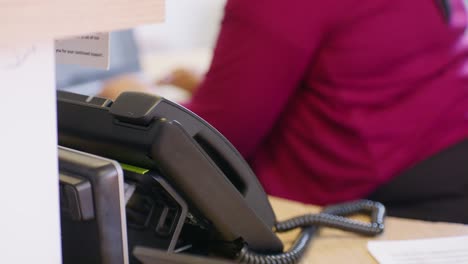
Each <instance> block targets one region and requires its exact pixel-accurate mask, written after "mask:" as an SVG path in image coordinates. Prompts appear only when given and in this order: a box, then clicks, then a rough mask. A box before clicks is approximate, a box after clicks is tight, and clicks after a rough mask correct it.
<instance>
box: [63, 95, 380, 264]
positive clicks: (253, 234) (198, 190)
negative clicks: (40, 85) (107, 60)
mask: <svg viewBox="0 0 468 264" xmlns="http://www.w3.org/2000/svg"><path fill="white" fill-rule="evenodd" d="M57 97H58V105H57V107H58V135H59V145H62V146H66V147H69V148H73V149H77V150H81V151H85V152H89V153H92V154H96V155H100V156H104V157H106V158H110V159H114V160H116V161H118V162H121V163H125V164H130V165H132V166H138V167H141V168H146V169H149V170H150V171H152V172H155V173H157V174H158V175H160V176H161V178H164V179H165V180H167V182H168V183H169V184H170V185H171V186H172V187H171V188H173V189H174V190H175V191H176V192H177V193H178V194H179V195H180V196H181V197H183V198H184V199H185V201H186V202H187V204H188V207H189V208H188V211H189V212H190V213H188V214H187V215H188V217H187V221H186V222H187V223H190V224H191V225H193V223H200V222H204V221H206V222H208V223H209V224H208V227H207V225H204V224H199V225H198V226H201V228H200V229H205V231H206V229H211V228H210V226H211V227H212V229H213V230H212V231H213V232H210V235H209V236H210V238H209V239H210V240H212V241H218V243H217V244H219V245H221V246H219V247H225V248H226V250H225V251H226V254H227V255H230V254H231V255H230V257H237V258H238V259H239V260H241V261H243V262H245V263H263V262H261V261H263V259H268V260H269V261H270V262H268V263H294V262H295V261H297V259H298V257H299V256H300V255H301V254H302V253H303V251H304V249H305V246H306V245H307V243H308V241H310V238H311V236H312V234H313V232H314V228H311V227H310V226H311V225H318V224H321V225H326V226H332V227H337V228H341V229H345V230H350V231H358V232H361V233H365V234H377V233H380V232H382V230H383V215H384V213H383V210H382V209H383V207H382V206H381V205H377V204H373V203H371V202H368V201H364V202H358V203H352V204H348V205H345V206H340V207H335V208H332V209H330V210H329V212H328V213H325V214H319V215H308V216H304V217H299V218H296V219H292V220H291V221H287V222H283V223H277V221H276V218H275V214H274V212H273V210H272V208H271V205H270V203H269V202H268V199H267V196H266V194H265V192H264V190H263V189H262V187H261V185H260V183H259V182H258V180H257V178H256V177H255V174H254V173H253V172H252V170H251V169H250V167H249V165H248V164H247V163H246V162H245V160H244V159H243V158H242V156H241V155H240V154H239V152H238V151H237V150H236V149H235V148H234V147H233V146H232V145H231V144H230V143H229V141H228V140H227V139H226V138H224V137H223V136H222V135H221V134H220V133H219V132H218V131H217V130H216V129H215V128H213V127H212V126H211V125H209V124H208V123H207V122H205V121H204V120H202V119H201V118H200V117H198V116H197V115H196V114H194V113H192V112H191V111H189V110H188V109H185V108H184V107H182V106H180V105H178V104H176V103H173V102H171V101H168V100H166V99H164V98H161V97H158V96H155V95H149V94H144V93H135V92H125V93H122V94H121V95H120V96H119V97H118V98H117V99H116V101H115V102H113V101H111V100H108V99H104V98H98V97H88V96H83V95H78V94H73V93H68V92H62V91H59V92H58V95H57ZM125 177H126V178H128V179H141V177H140V178H138V177H139V176H138V177H137V176H132V174H131V173H128V176H127V175H126V176H125ZM154 179H156V178H154ZM143 182H145V181H143ZM356 211H368V212H371V214H372V218H373V220H374V222H373V223H370V224H359V225H357V226H356V223H355V222H353V221H350V220H347V219H346V218H343V217H341V216H337V215H342V216H346V215H349V214H352V213H355V212H356ZM331 213H333V214H334V215H332V214H331ZM197 218H202V221H197V220H196V219H197ZM194 219H195V220H194ZM298 227H300V228H303V232H302V233H301V235H300V236H299V239H298V240H297V242H296V244H295V245H294V246H293V247H292V248H291V249H290V251H289V252H287V253H284V254H282V252H283V244H282V242H281V241H280V240H279V238H278V237H277V235H276V234H275V232H282V231H287V230H291V229H293V228H298ZM356 228H357V229H358V230H356ZM184 229H185V227H184ZM273 231H275V232H273ZM129 243H130V242H129ZM215 244H216V243H215ZM221 251H223V250H222V249H221ZM233 252H234V253H233ZM232 254H235V256H232ZM258 261H260V262H258Z"/></svg>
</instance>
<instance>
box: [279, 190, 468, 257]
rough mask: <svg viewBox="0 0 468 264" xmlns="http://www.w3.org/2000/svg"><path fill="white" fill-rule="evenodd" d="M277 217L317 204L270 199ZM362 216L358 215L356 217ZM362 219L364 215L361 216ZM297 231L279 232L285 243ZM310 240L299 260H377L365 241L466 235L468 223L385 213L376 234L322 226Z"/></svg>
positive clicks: (310, 210) (313, 210)
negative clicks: (384, 218)
mask: <svg viewBox="0 0 468 264" xmlns="http://www.w3.org/2000/svg"><path fill="white" fill-rule="evenodd" d="M270 201H271V203H272V205H273V208H274V210H275V212H276V215H277V218H278V220H284V219H288V218H290V217H293V216H297V215H301V214H307V213H316V212H318V211H319V209H320V208H319V207H316V206H310V205H304V204H301V203H296V202H291V201H287V200H283V199H279V198H271V199H270ZM358 219H361V217H358ZM362 219H365V218H364V217H362ZM297 234H298V231H292V232H289V233H285V234H282V235H281V236H280V237H281V239H282V240H283V241H284V242H285V244H286V245H290V244H291V243H292V242H293V241H294V239H295V238H296V236H297ZM318 234H319V235H318V236H317V237H316V238H315V239H314V240H313V241H312V243H311V247H310V249H309V250H308V252H307V253H306V255H305V257H304V259H303V260H302V262H301V263H302V264H306V263H314V264H315V263H347V264H352V263H356V264H366V263H377V261H376V260H374V258H373V257H372V256H371V255H370V253H369V252H368V250H367V242H368V241H369V240H370V239H375V240H404V239H420V238H436V237H448V236H460V235H468V225H460V224H449V223H433V222H424V221H417V220H409V219H401V218H394V217H387V218H386V221H385V232H384V234H382V235H380V236H379V237H376V238H367V237H362V236H359V235H355V234H352V233H347V232H343V231H338V230H331V229H327V228H324V229H322V230H321V231H320V232H319V233H318Z"/></svg>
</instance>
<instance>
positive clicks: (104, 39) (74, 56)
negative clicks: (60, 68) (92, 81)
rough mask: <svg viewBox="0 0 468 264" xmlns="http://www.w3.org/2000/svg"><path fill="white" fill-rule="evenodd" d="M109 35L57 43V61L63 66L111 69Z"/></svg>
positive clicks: (74, 38) (82, 37)
mask: <svg viewBox="0 0 468 264" xmlns="http://www.w3.org/2000/svg"><path fill="white" fill-rule="evenodd" d="M109 44H110V37H109V33H94V34H88V35H83V36H77V37H72V38H67V39H60V40H56V41H55V60H56V63H61V64H76V65H81V66H87V67H92V68H98V69H106V70H107V69H109V46H110V45H109Z"/></svg>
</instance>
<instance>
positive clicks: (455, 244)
mask: <svg viewBox="0 0 468 264" xmlns="http://www.w3.org/2000/svg"><path fill="white" fill-rule="evenodd" d="M367 248H368V249H369V251H370V253H371V254H372V255H373V256H374V258H375V259H376V260H377V261H378V262H379V263H381V264H416V263H425V264H436V263H437V264H439V263H440V264H442V263H443V264H452V263H454V264H462V263H468V236H460V237H450V238H434V239H419V240H403V241H370V242H369V243H368V244H367Z"/></svg>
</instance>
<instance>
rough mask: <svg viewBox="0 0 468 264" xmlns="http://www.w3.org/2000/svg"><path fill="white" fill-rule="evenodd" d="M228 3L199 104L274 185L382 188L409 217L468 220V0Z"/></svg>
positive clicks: (306, 189) (282, 188)
mask: <svg viewBox="0 0 468 264" xmlns="http://www.w3.org/2000/svg"><path fill="white" fill-rule="evenodd" d="M443 4H449V5H448V6H449V10H448V11H449V12H444V9H443ZM225 10H226V13H225V17H224V20H223V23H222V28H221V32H220V36H219V38H218V42H217V46H216V49H215V52H214V58H213V62H212V64H211V67H210V69H209V71H208V73H207V74H206V76H205V79H204V81H203V83H202V84H201V85H200V87H199V88H198V90H196V92H195V93H194V95H193V98H192V100H191V102H190V103H189V104H187V107H188V108H189V109H191V110H192V111H194V112H195V113H197V114H199V115H200V116H201V117H203V118H204V119H206V120H207V121H208V122H210V123H211V124H212V125H213V126H214V127H216V128H217V129H219V130H220V131H221V132H222V133H223V134H224V135H225V136H226V137H227V138H228V139H229V140H230V141H231V142H232V143H233V144H234V146H236V147H237V148H238V149H239V151H240V152H241V154H242V155H243V156H244V157H245V158H246V159H247V160H248V161H249V162H250V164H251V166H252V168H253V170H254V171H255V173H256V174H257V176H258V177H259V179H260V181H261V182H262V184H263V186H264V187H265V189H266V191H267V192H268V193H270V194H272V195H276V196H281V197H285V198H290V199H294V200H299V201H303V202H308V203H314V204H330V203H336V202H341V201H346V200H351V199H357V198H364V197H371V198H374V199H377V200H379V201H384V202H385V203H386V205H387V206H389V208H390V209H391V210H390V212H391V213H395V214H399V215H401V216H407V217H412V216H414V217H417V218H425V219H431V220H446V221H458V222H466V223H468V211H466V210H459V208H458V207H466V205H467V204H468V189H466V187H465V186H468V177H466V175H468V166H465V165H464V164H465V162H464V160H463V158H460V157H465V156H468V141H465V139H466V138H467V136H468V34H466V36H464V35H465V34H464V32H465V29H466V26H467V24H468V19H467V10H468V4H465V1H464V0H446V1H444V0H359V1H358V0H326V1H318V0H296V1H284V0H256V1H251V0H228V3H227V6H226V9H225ZM445 13H449V14H450V16H449V17H445V16H444V14H445ZM462 141H465V143H461V142H462ZM453 146H455V147H453ZM436 153H437V156H435V157H434V156H433V155H434V154H436ZM430 157H431V159H429V160H428V158H430ZM423 161H424V162H423ZM428 164H429V165H428ZM465 167H466V168H465ZM410 204H411V205H412V206H409V207H408V206H406V205H410ZM393 205H395V206H393ZM402 205H403V206H402ZM435 206H437V207H440V208H435ZM395 208H396V209H395ZM398 212H400V213H398ZM435 212H440V213H438V214H439V215H435V214H436V213H435ZM459 212H463V213H459ZM465 212H466V213H465Z"/></svg>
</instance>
